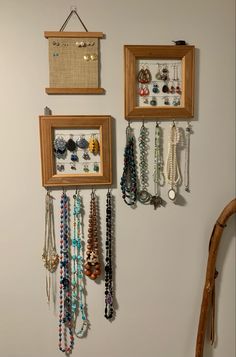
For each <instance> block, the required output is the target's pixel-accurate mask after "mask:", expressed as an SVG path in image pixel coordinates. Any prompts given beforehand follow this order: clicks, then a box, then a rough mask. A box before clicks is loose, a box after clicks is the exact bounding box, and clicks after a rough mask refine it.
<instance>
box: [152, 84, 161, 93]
mask: <svg viewBox="0 0 236 357" xmlns="http://www.w3.org/2000/svg"><path fill="white" fill-rule="evenodd" d="M152 91H153V93H159V92H160V89H159V86H158V84H157V83H154V84H153V88H152Z"/></svg>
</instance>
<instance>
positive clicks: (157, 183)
mask: <svg viewBox="0 0 236 357" xmlns="http://www.w3.org/2000/svg"><path fill="white" fill-rule="evenodd" d="M163 168H164V159H163V132H162V129H161V127H160V125H159V123H156V128H155V150H154V171H153V181H154V196H152V197H151V200H150V204H151V205H153V206H154V209H157V207H159V206H161V205H162V206H164V205H165V202H164V200H163V199H162V198H161V195H160V187H163V186H164V185H165V176H164V172H163Z"/></svg>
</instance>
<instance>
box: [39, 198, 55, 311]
mask: <svg viewBox="0 0 236 357" xmlns="http://www.w3.org/2000/svg"><path fill="white" fill-rule="evenodd" d="M42 260H43V263H44V266H45V268H46V294H47V301H48V304H50V297H51V287H52V297H53V304H54V308H55V304H56V288H55V287H56V284H55V276H54V275H52V274H53V273H54V272H55V271H56V269H57V266H58V263H59V256H58V254H57V250H56V240H55V228H54V212H53V197H52V196H51V195H50V193H49V192H47V194H46V198H45V234H44V247H43V254H42Z"/></svg>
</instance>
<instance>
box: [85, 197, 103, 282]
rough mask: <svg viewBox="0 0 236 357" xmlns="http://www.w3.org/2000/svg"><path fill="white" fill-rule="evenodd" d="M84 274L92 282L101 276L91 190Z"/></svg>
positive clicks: (96, 226) (94, 202) (95, 209)
mask: <svg viewBox="0 0 236 357" xmlns="http://www.w3.org/2000/svg"><path fill="white" fill-rule="evenodd" d="M84 273H85V275H87V276H88V277H89V278H90V279H92V280H95V279H96V278H97V277H98V276H99V275H100V274H101V268H100V263H99V254H98V220H97V205H96V196H95V193H94V190H92V193H91V200H90V212H89V225H88V240H87V251H86V260H85V270H84Z"/></svg>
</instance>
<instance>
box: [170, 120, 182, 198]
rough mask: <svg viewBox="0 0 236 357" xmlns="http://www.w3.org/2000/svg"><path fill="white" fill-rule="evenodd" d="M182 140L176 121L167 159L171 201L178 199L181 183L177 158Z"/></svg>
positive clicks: (171, 132)
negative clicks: (178, 146) (177, 187)
mask: <svg viewBox="0 0 236 357" xmlns="http://www.w3.org/2000/svg"><path fill="white" fill-rule="evenodd" d="M179 142H180V131H179V128H177V127H176V125H175V123H174V124H173V125H172V126H171V129H170V135H169V141H168V154H167V160H166V178H167V182H168V184H169V185H170V190H169V191H168V197H169V199H170V200H171V201H175V199H176V186H177V185H178V184H180V183H181V174H180V169H179V163H178V160H177V145H178V144H179Z"/></svg>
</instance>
